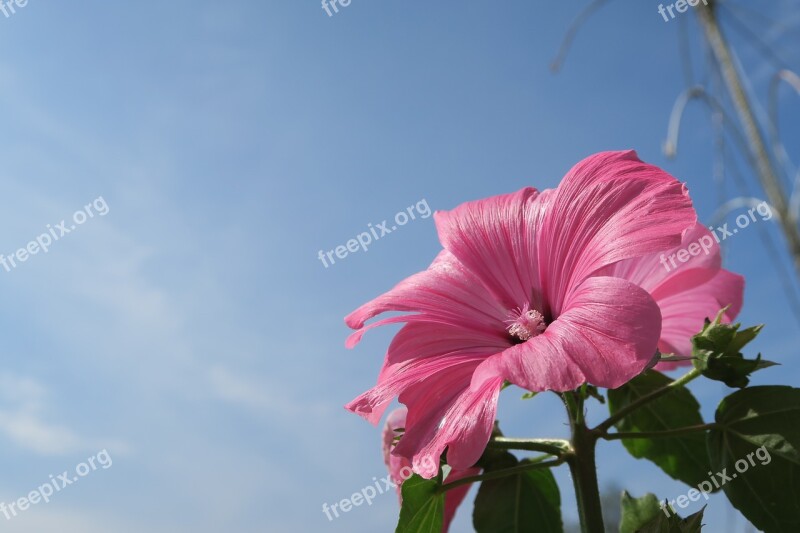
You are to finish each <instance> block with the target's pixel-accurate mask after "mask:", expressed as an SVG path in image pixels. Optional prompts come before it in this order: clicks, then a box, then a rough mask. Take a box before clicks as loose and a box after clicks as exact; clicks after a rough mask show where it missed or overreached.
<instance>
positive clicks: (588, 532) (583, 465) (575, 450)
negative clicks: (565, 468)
mask: <svg viewBox="0 0 800 533" xmlns="http://www.w3.org/2000/svg"><path fill="white" fill-rule="evenodd" d="M562 398H563V399H564V404H565V405H566V406H567V412H568V413H569V422H570V429H571V430H572V439H571V442H572V453H571V454H570V455H569V456H568V457H567V462H568V464H569V469H570V472H571V473H572V482H573V485H574V486H575V496H576V499H577V501H578V516H580V520H581V531H582V533H603V532H604V531H605V527H604V526H603V508H602V504H601V503H600V489H599V488H598V484H597V465H596V464H595V446H596V445H597V436H596V435H595V433H594V432H593V431H592V430H590V429H589V428H587V427H586V423H585V420H584V418H585V417H584V413H583V397H582V396H579V395H577V394H575V393H574V392H567V393H564V394H563V395H562Z"/></svg>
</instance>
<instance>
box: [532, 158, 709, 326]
mask: <svg viewBox="0 0 800 533" xmlns="http://www.w3.org/2000/svg"><path fill="white" fill-rule="evenodd" d="M549 203H550V205H549V206H548V210H547V213H546V215H545V217H544V220H543V224H542V228H541V232H540V234H539V235H538V240H539V249H538V253H539V260H540V264H539V269H540V273H541V286H543V287H545V288H546V293H547V301H548V303H549V304H550V306H551V309H550V310H549V311H550V314H552V315H553V316H554V317H557V316H558V315H559V314H560V313H561V311H562V308H563V306H564V303H565V300H566V299H568V295H569V291H570V289H572V288H574V287H576V286H577V285H578V284H579V283H580V282H581V281H583V279H585V278H586V277H588V276H589V275H591V274H593V273H594V272H596V271H597V270H598V269H600V268H602V267H604V266H606V265H610V264H612V263H616V262H618V261H621V260H623V259H628V258H632V257H637V256H641V255H646V254H649V253H653V252H660V251H662V250H665V249H668V248H670V247H673V246H676V245H678V244H679V243H680V242H681V235H682V234H683V232H684V231H685V230H686V229H688V228H691V227H693V225H694V223H695V220H696V214H695V212H694V209H693V208H692V203H691V200H690V199H689V196H688V193H687V190H686V187H685V186H683V185H682V184H681V183H680V182H678V181H677V180H676V179H675V178H673V177H672V176H670V175H669V174H667V173H666V172H664V171H663V170H661V169H659V168H657V167H655V166H652V165H648V164H646V163H643V162H642V161H640V160H639V159H638V157H637V156H636V153H635V152H633V151H628V152H603V153H599V154H595V155H593V156H590V157H588V158H586V159H584V160H583V161H581V162H580V163H578V164H577V165H576V166H575V167H573V168H572V170H570V171H569V173H568V174H567V175H566V176H565V177H564V179H563V180H562V182H561V184H560V185H559V187H558V190H557V192H556V194H554V195H553V197H552V198H551V199H550V202H549Z"/></svg>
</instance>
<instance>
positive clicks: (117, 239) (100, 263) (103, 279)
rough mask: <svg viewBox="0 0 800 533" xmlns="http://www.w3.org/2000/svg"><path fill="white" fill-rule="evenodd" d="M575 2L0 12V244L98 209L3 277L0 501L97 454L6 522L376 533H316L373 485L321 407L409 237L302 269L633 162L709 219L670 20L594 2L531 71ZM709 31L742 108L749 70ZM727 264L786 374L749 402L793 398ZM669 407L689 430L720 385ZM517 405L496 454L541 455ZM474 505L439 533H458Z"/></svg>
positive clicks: (643, 472)
mask: <svg viewBox="0 0 800 533" xmlns="http://www.w3.org/2000/svg"><path fill="white" fill-rule="evenodd" d="M740 2H741V0H740ZM583 4H584V2H578V3H567V2H523V1H518V0H513V1H512V0H509V1H503V2H492V3H490V2H474V3H466V2H430V3H428V2H370V1H367V0H352V3H351V4H350V5H349V6H348V7H346V8H340V12H339V13H338V14H336V15H335V16H333V17H328V16H327V15H326V14H325V12H324V11H323V10H322V9H321V6H320V4H319V2H317V1H314V0H303V1H299V0H291V1H289V0H283V1H276V2H259V1H255V0H250V1H244V0H241V1H232V2H226V3H220V2H211V1H206V0H193V1H191V2H190V1H188V0H173V1H171V2H162V3H142V2H138V3H130V2H126V3H125V2H107V1H100V0H84V1H81V2H70V3H45V2H40V1H38V0H29V2H28V4H27V5H26V6H25V7H24V8H18V11H17V13H16V14H14V15H13V16H11V17H9V18H6V17H4V16H2V15H0V44H2V45H3V46H2V48H3V50H4V52H3V54H2V56H0V90H2V93H3V95H4V98H3V99H2V103H0V117H2V124H3V127H2V128H0V161H2V162H3V164H2V167H0V253H3V254H5V255H6V256H8V255H11V254H13V253H14V252H15V251H16V250H17V249H19V248H21V247H24V246H26V245H27V243H28V242H29V241H31V240H33V239H35V238H36V237H37V236H38V235H40V234H41V233H43V232H45V231H46V227H47V224H51V225H55V224H57V223H58V222H60V221H61V220H62V219H68V218H69V217H71V216H72V214H73V213H74V212H76V211H78V210H80V209H83V206H85V205H87V204H89V203H91V202H92V201H93V200H95V199H96V198H98V197H102V198H103V199H104V200H105V202H107V205H108V207H109V211H108V214H107V215H105V216H102V217H100V216H96V217H94V218H92V219H90V220H88V221H87V222H86V223H85V224H83V225H80V226H79V227H78V228H77V229H76V230H75V231H74V232H71V233H70V234H69V235H67V236H64V237H63V240H59V241H57V242H55V243H54V244H53V245H52V247H51V248H50V250H49V251H48V252H47V253H46V254H43V253H40V254H37V255H35V256H31V257H30V258H29V259H28V260H27V261H26V262H25V263H22V264H20V265H19V267H18V268H16V269H14V270H12V271H11V272H5V271H4V270H0V290H1V291H2V293H3V294H4V296H5V297H4V305H3V306H2V307H0V332H2V338H3V347H4V349H3V350H2V351H3V356H2V357H3V364H2V366H1V367H0V451H2V453H1V454H0V471H2V473H3V475H2V476H0V501H5V502H10V501H13V500H16V499H17V498H19V497H22V496H25V495H26V494H28V493H29V492H30V491H32V490H34V489H36V487H38V486H39V485H41V484H42V483H44V482H46V481H47V480H48V479H49V475H50V474H55V475H57V474H60V473H61V472H62V471H65V470H71V469H74V467H75V465H77V464H78V463H80V462H82V461H85V460H86V459H87V458H88V457H90V456H93V455H94V454H96V453H97V452H99V451H100V450H103V449H106V450H107V451H108V452H109V454H110V455H111V457H112V458H113V466H112V467H111V468H109V469H107V470H105V469H103V470H98V471H97V472H93V473H92V474H91V475H89V476H87V477H86V478H84V479H81V480H80V482H79V483H76V484H74V485H72V486H70V487H68V488H65V489H64V491H63V492H60V493H59V494H58V495H57V496H56V497H54V498H53V500H52V501H51V502H50V503H49V504H46V505H45V504H39V505H37V506H34V507H32V508H31V509H29V510H27V511H25V512H23V513H22V514H21V515H20V516H18V517H16V518H14V519H13V520H11V521H8V522H7V523H6V524H4V525H3V528H4V529H5V530H7V531H13V532H39V531H43V530H45V528H47V529H48V530H49V529H52V528H60V529H62V530H67V531H82V532H86V533H95V532H97V533H99V532H103V533H107V532H113V533H124V532H139V531H151V532H174V531H196V532H216V531H221V530H230V531H237V532H254V533H255V532H264V531H279V532H284V531H291V532H294V531H321V532H331V533H338V532H348V533H353V532H373V531H389V530H393V527H394V521H395V517H396V513H397V506H396V499H395V497H394V496H393V495H384V496H382V497H379V498H378V499H377V500H376V501H375V502H374V503H373V505H372V506H370V507H359V508H356V509H354V510H353V511H351V512H350V513H348V514H346V515H344V516H343V517H341V518H339V519H337V520H335V521H333V522H328V520H327V519H326V518H325V515H324V514H322V512H321V506H322V503H323V502H328V503H332V502H335V501H338V500H340V499H342V498H346V497H348V496H349V495H351V494H352V493H353V492H356V491H358V490H360V489H361V488H362V487H364V486H366V485H369V484H371V483H372V479H373V477H382V476H383V475H384V468H383V464H382V460H381V455H380V448H379V432H378V430H377V429H376V428H373V427H372V426H370V425H369V424H367V423H366V422H364V421H363V420H361V419H359V418H358V417H356V416H354V415H352V414H349V413H347V412H346V411H345V410H344V409H343V408H342V405H343V404H344V403H346V402H347V401H349V400H350V399H352V398H353V397H354V396H356V395H357V394H359V393H360V392H361V391H363V390H365V389H366V388H368V387H369V386H371V385H372V384H373V382H374V380H375V377H376V375H377V371H378V369H379V366H380V363H381V360H382V355H383V353H384V350H385V348H386V346H387V344H388V341H389V339H390V337H391V334H392V331H389V330H387V331H374V332H371V334H369V335H367V337H366V338H365V340H364V342H363V343H362V344H361V345H359V346H358V348H357V349H356V350H353V351H350V350H346V349H345V348H344V339H345V337H346V335H347V334H348V331H347V329H346V327H345V326H344V323H343V320H342V319H343V317H344V316H345V315H346V314H347V313H348V312H349V311H351V310H352V309H354V308H355V307H357V306H358V305H359V304H361V303H363V302H364V301H366V300H368V299H370V298H372V297H374V296H376V295H378V294H379V293H381V292H383V291H385V290H387V289H388V288H390V287H391V286H393V285H394V284H395V283H396V282H397V281H399V280H400V279H402V278H403V277H405V276H408V275H410V274H412V273H414V272H416V271H418V270H421V269H423V268H425V267H426V266H427V265H428V263H429V262H430V260H431V259H432V258H433V257H434V256H435V254H436V253H437V251H438V249H439V244H438V241H437V237H436V233H435V230H434V226H433V220H432V218H427V219H418V220H415V221H413V222H410V223H409V224H408V225H407V226H405V227H403V228H401V229H398V230H397V231H396V232H394V233H392V234H391V235H387V236H385V237H384V238H383V239H381V240H379V241H377V242H376V243H374V245H373V246H372V247H371V248H370V249H369V251H368V252H367V253H363V252H359V253H354V254H352V255H351V256H349V257H347V258H346V259H344V260H342V261H340V262H338V263H337V264H335V265H333V266H331V267H330V268H324V267H323V265H322V264H321V262H320V261H319V259H318V258H317V253H318V251H319V250H320V249H323V250H330V249H332V248H335V246H337V245H340V244H345V243H346V241H347V240H348V239H350V238H352V237H355V236H356V235H357V234H359V233H361V232H363V231H365V230H366V229H367V227H368V224H370V223H371V224H376V223H380V222H381V221H383V220H384V219H389V218H391V217H392V216H394V214H395V213H396V212H398V211H401V210H404V209H405V208H406V207H408V206H412V205H415V204H416V203H417V202H419V201H420V200H422V199H425V200H426V201H427V202H428V204H429V205H430V207H431V208H432V209H434V210H435V209H450V208H452V207H454V206H456V205H458V204H459V203H461V202H464V201H468V200H473V199H477V198H481V197H486V196H490V195H494V194H499V193H503V192H509V191H514V190H517V189H519V188H520V187H523V186H527V185H531V186H535V187H538V188H546V187H552V186H555V185H556V184H557V183H558V181H559V180H560V178H561V176H562V175H563V174H564V173H565V172H566V171H567V170H568V169H569V168H570V167H571V166H572V164H574V163H575V162H577V161H578V160H580V159H582V158H583V157H585V156H587V155H589V154H591V153H594V152H597V151H601V150H608V149H623V148H635V149H636V150H638V152H639V154H640V156H641V157H642V158H643V159H645V160H647V161H649V162H652V163H655V164H658V165H661V166H663V167H664V168H666V169H667V170H669V171H670V172H672V173H673V174H674V175H675V176H677V177H678V178H679V179H681V180H682V181H685V182H687V183H688V184H689V187H690V189H691V192H692V195H693V198H694V200H695V203H696V205H697V208H698V211H699V212H700V214H701V216H702V217H704V218H705V219H708V218H709V217H710V216H711V215H712V213H713V212H714V210H715V207H716V205H717V197H718V195H717V189H716V188H715V187H714V185H713V183H712V168H713V151H712V148H713V141H714V137H713V129H712V128H711V125H710V122H709V118H708V113H707V111H706V110H705V109H704V108H703V107H702V105H700V104H697V103H695V104H692V105H691V106H690V107H689V110H688V111H687V115H686V117H685V120H684V124H683V129H682V135H681V145H680V150H679V156H678V158H677V159H676V160H672V161H670V160H667V159H665V157H664V156H663V155H662V154H661V150H660V147H661V143H662V142H663V140H664V137H665V134H666V126H667V120H668V117H669V113H670V109H671V107H672V103H673V101H674V99H675V98H676V97H677V95H678V94H679V93H680V91H682V90H683V89H684V88H685V87H686V81H685V79H684V77H683V75H682V68H681V63H680V51H679V47H678V37H679V32H680V28H681V24H683V23H687V24H688V30H689V32H690V34H691V35H693V36H695V37H696V27H695V25H694V18H693V17H694V15H693V14H692V13H685V14H683V15H680V20H673V21H670V22H664V20H663V19H662V18H661V16H660V15H659V14H658V12H657V3H656V2H651V1H636V2H634V1H633V0H618V1H617V2H612V3H610V4H609V5H608V6H607V7H606V8H604V9H602V10H601V11H599V12H598V13H597V14H596V16H595V17H593V18H592V19H591V21H590V22H589V23H588V24H587V25H586V26H585V27H584V29H583V30H582V31H581V33H580V34H579V35H578V37H577V39H576V41H575V43H574V47H573V49H572V51H571V53H570V55H569V57H568V60H567V63H566V65H565V67H564V69H563V70H562V72H560V73H559V74H557V75H554V74H552V73H551V72H550V71H549V69H548V65H549V63H550V61H551V60H552V59H553V57H554V55H555V52H556V50H557V48H558V45H559V44H560V42H561V38H562V36H563V33H564V31H565V30H566V28H567V27H568V25H569V23H570V22H571V20H572V19H573V18H574V17H575V15H576V14H577V12H578V11H579V7H580V6H582V5H583ZM759 4H761V5H760V6H759V8H758V9H759V10H760V11H762V12H763V13H764V15H765V16H767V17H769V18H772V19H775V20H780V21H782V26H781V27H779V28H774V27H771V28H770V27H769V26H768V25H767V24H766V21H763V20H761V19H759V18H758V17H755V16H745V17H744V18H745V20H746V23H747V24H749V25H750V26H751V27H752V28H753V29H755V30H756V31H757V32H758V33H759V34H760V35H761V36H762V38H763V39H765V40H766V41H767V42H768V43H770V45H771V46H773V47H774V48H775V50H777V51H778V53H779V54H780V55H781V56H782V59H783V61H785V62H786V64H787V65H789V66H792V67H793V68H795V69H797V68H798V67H800V65H799V64H798V63H800V56H798V52H797V50H798V48H797V46H796V42H797V41H796V40H797V38H798V37H800V35H799V33H800V11H798V10H797V9H796V8H797V3H796V2H790V1H788V0H781V1H776V2H769V3H767V2H759ZM731 9H733V8H731ZM740 13H741V12H740ZM731 31H733V28H731ZM695 37H692V39H691V40H690V43H689V46H688V49H689V50H690V51H691V54H692V58H693V60H694V61H695V70H696V77H697V79H698V80H699V81H702V80H703V79H707V78H708V77H707V76H705V75H704V74H703V73H704V72H705V71H706V69H705V68H703V61H704V59H703V58H704V54H705V52H704V49H703V45H702V43H701V42H700V41H698V40H697V39H696V38H695ZM732 37H733V40H734V42H735V44H736V46H737V50H738V51H739V58H740V59H741V61H742V63H743V64H744V65H746V66H747V67H748V72H749V73H750V74H751V75H752V79H751V82H752V84H753V89H754V92H755V94H756V95H758V96H759V98H762V100H763V97H764V95H765V94H766V91H765V87H766V83H767V81H768V79H769V76H770V69H771V68H772V67H771V66H770V65H769V64H766V63H765V62H764V60H763V58H762V57H761V56H759V55H758V54H757V52H756V51H755V50H754V48H753V47H752V46H750V45H748V44H747V43H745V42H744V41H743V39H742V34H737V33H732ZM780 103H781V114H782V116H783V117H784V120H783V123H782V125H783V134H784V140H785V144H786V146H787V149H788V150H789V153H790V155H792V156H793V157H794V158H795V159H796V160H800V153H797V151H796V149H794V148H795V147H796V146H797V145H798V143H797V139H798V134H799V133H800V131H798V126H797V124H798V121H797V120H794V117H797V116H798V115H799V114H800V98H797V95H796V94H792V93H791V92H790V91H789V90H787V89H784V90H782V91H781V99H780ZM793 149H794V150H793ZM733 153H735V151H733ZM748 179H750V178H748ZM728 180H729V181H728V182H727V183H726V186H725V191H726V194H727V195H728V196H731V195H734V196H735V195H737V194H738V193H737V192H736V189H735V188H734V187H733V186H732V185H731V182H730V177H729V178H728ZM734 215H735V214H734ZM760 224H763V225H764V227H765V228H766V229H767V231H768V232H769V234H771V235H772V236H773V238H776V237H777V236H778V233H777V232H776V229H775V227H774V225H773V222H760ZM727 252H728V253H727V258H726V263H727V267H728V268H730V269H732V270H735V271H737V272H740V273H742V274H744V275H745V276H746V278H747V283H748V284H747V292H746V304H745V309H744V311H743V313H742V316H741V318H742V321H743V322H745V323H746V324H752V323H757V322H766V323H767V328H766V329H765V331H764V333H763V334H762V338H760V339H759V340H758V341H757V343H756V345H755V347H754V349H757V350H761V351H763V353H764V355H765V357H767V358H768V359H772V360H775V361H778V362H780V363H782V364H783V366H782V367H780V368H779V369H778V370H774V369H772V370H767V371H764V372H762V373H761V374H759V375H757V376H756V377H755V379H754V382H755V383H783V384H795V383H797V378H798V376H799V375H800V363H799V362H798V361H797V357H796V356H797V346H798V340H800V335H798V326H797V325H798V321H797V320H796V319H795V318H794V317H793V316H792V314H791V310H790V308H789V307H788V305H787V303H786V301H787V300H786V298H785V294H784V293H785V291H784V289H783V286H782V285H781V284H780V282H779V280H778V276H777V275H776V270H775V268H774V266H773V265H772V264H771V258H770V256H768V255H767V254H766V252H765V251H764V248H763V246H762V244H761V241H760V237H759V233H758V232H757V231H756V230H755V229H748V230H747V231H742V232H741V233H740V234H738V235H737V236H736V238H735V240H732V241H731V244H730V246H729V248H728V250H727ZM783 259H784V260H785V258H783ZM693 390H695V392H696V394H697V396H698V397H699V398H700V399H701V400H702V401H703V402H704V405H705V414H706V416H707V417H710V416H712V413H713V409H714V405H715V402H716V401H718V400H719V399H720V398H721V397H722V396H723V395H724V394H725V390H724V387H722V386H718V385H717V384H716V383H699V384H697V385H696V386H693ZM517 393H518V391H515V390H510V391H507V392H505V393H504V394H503V396H502V397H501V409H500V415H499V416H500V419H501V421H502V423H503V427H504V428H505V430H506V433H508V434H513V435H517V436H555V435H563V434H564V432H565V428H564V425H563V424H564V417H563V413H562V411H561V408H560V407H559V406H558V404H557V403H556V402H555V398H554V397H553V398H549V397H547V395H544V396H542V397H541V398H537V399H536V400H535V401H532V402H522V401H520V400H519V395H518V394H517ZM594 416H595V418H599V417H600V416H602V412H601V411H599V410H598V411H596V412H595V413H594ZM601 459H602V463H603V465H602V466H601V469H600V470H601V472H600V474H601V478H602V479H603V480H604V481H607V482H612V481H615V482H616V483H617V484H619V485H621V486H623V487H625V488H628V489H629V490H630V491H631V492H633V493H634V494H641V493H643V492H646V491H652V492H656V493H657V494H658V495H659V496H660V497H662V498H664V497H676V496H677V495H679V494H682V493H684V492H685V490H686V489H685V488H684V487H682V486H681V485H680V484H679V483H676V482H673V481H671V480H669V479H668V478H666V476H665V475H663V474H661V473H660V471H658V470H657V469H656V468H655V467H653V466H651V465H650V464H649V463H646V462H644V461H636V460H634V459H632V458H630V457H628V456H627V455H626V453H625V452H624V451H622V449H621V447H618V446H611V445H607V446H604V447H603V448H602V449H601ZM558 479H559V482H560V483H561V486H562V498H563V501H564V514H565V517H566V518H567V519H574V516H575V512H574V498H573V497H572V496H571V488H570V486H569V479H568V476H567V474H566V472H565V471H559V473H558ZM694 510H697V509H694ZM469 514H470V509H469V506H465V508H463V509H462V512H461V513H460V514H459V517H458V519H457V522H456V523H455V525H454V527H453V528H452V531H454V532H455V533H459V532H462V531H470V528H469ZM708 516H709V522H710V523H711V521H712V520H713V521H714V522H713V523H714V524H715V526H714V528H712V529H711V531H721V530H723V527H724V528H725V530H726V531H744V529H743V527H744V526H743V521H742V520H741V519H740V518H736V516H735V514H732V513H731V512H730V511H729V510H728V509H727V506H726V504H725V502H724V501H723V500H722V499H721V498H715V499H713V500H712V502H711V506H710V508H709V512H708ZM4 521H5V520H4V519H3V518H2V516H0V522H4Z"/></svg>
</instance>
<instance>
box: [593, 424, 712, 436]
mask: <svg viewBox="0 0 800 533" xmlns="http://www.w3.org/2000/svg"><path fill="white" fill-rule="evenodd" d="M715 427H718V424H715V423H711V424H699V425H696V426H688V427H685V428H677V429H669V430H666V431H641V432H632V433H620V432H617V433H605V434H603V435H600V437H601V438H602V439H605V440H620V439H658V438H667V437H680V436H682V435H691V434H692V433H699V432H701V431H708V430H709V429H714V428H715Z"/></svg>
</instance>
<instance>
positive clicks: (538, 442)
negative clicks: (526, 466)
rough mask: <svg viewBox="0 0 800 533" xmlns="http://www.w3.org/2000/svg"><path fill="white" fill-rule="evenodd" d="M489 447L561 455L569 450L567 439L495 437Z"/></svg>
mask: <svg viewBox="0 0 800 533" xmlns="http://www.w3.org/2000/svg"><path fill="white" fill-rule="evenodd" d="M489 447H490V448H495V449H499V450H527V451H531V452H542V453H547V454H550V455H554V456H556V457H562V456H563V455H564V454H566V453H569V452H570V451H571V448H570V444H569V441H566V440H562V439H510V438H507V437H495V438H493V439H492V440H490V441H489Z"/></svg>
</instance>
